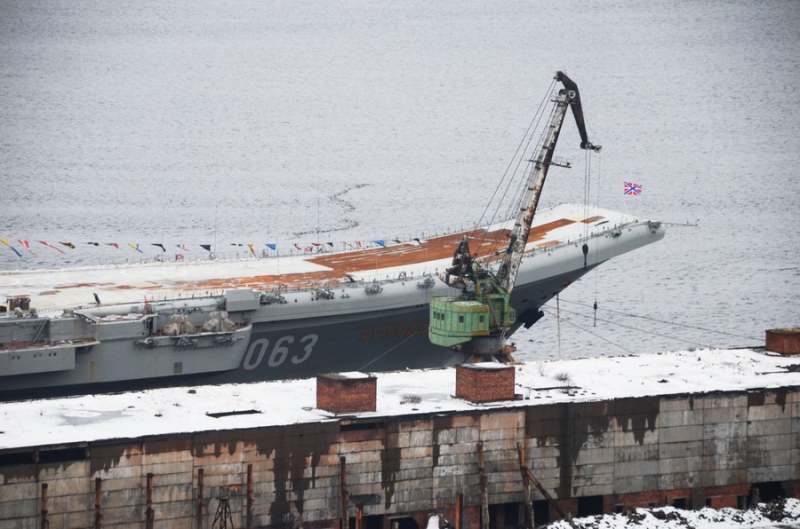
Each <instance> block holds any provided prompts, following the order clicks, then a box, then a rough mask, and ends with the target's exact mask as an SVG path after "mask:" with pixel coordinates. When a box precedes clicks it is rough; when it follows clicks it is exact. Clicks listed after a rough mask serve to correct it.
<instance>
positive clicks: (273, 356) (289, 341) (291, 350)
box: [242, 334, 319, 371]
mask: <svg viewBox="0 0 800 529" xmlns="http://www.w3.org/2000/svg"><path fill="white" fill-rule="evenodd" d="M318 339H319V336H317V335H316V334H307V335H305V336H303V337H302V338H300V340H299V341H298V344H297V345H293V344H294V343H295V340H294V336H283V337H281V338H278V339H277V340H275V345H273V346H272V347H271V348H270V343H269V339H268V338H259V339H258V340H253V343H251V344H250V348H249V349H247V354H246V355H245V357H244V361H243V362H242V367H244V368H245V369H247V370H248V371H249V370H252V369H255V368H257V367H258V366H259V365H261V362H262V361H263V360H264V357H266V358H267V365H268V366H269V367H279V366H281V365H282V364H283V363H284V362H286V360H287V359H288V360H289V361H290V362H291V363H293V364H295V365H297V364H302V363H303V362H305V361H306V360H308V357H309V356H311V351H312V350H313V349H314V346H315V345H316V344H317V340H318ZM267 351H269V356H267Z"/></svg>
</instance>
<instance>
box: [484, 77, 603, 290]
mask: <svg viewBox="0 0 800 529" xmlns="http://www.w3.org/2000/svg"><path fill="white" fill-rule="evenodd" d="M556 79H557V80H558V81H560V82H561V83H562V84H563V85H564V88H563V89H561V90H559V93H558V97H557V98H556V100H555V103H556V105H555V108H554V109H553V113H552V115H551V117H550V123H549V125H548V127H547V129H546V131H545V138H544V141H543V142H542V147H541V149H540V150H539V154H538V156H537V157H536V159H535V160H534V161H533V166H532V168H531V170H530V175H529V176H528V185H527V189H526V190H525V197H524V199H523V201H522V205H521V207H520V211H519V214H518V215H517V219H516V221H515V223H514V229H513V230H512V232H511V237H510V238H509V241H508V249H507V250H506V254H505V255H504V256H503V261H502V262H501V263H500V268H499V269H498V272H497V275H496V277H497V280H498V282H499V283H500V285H502V287H503V289H505V291H506V292H508V293H509V294H511V291H512V290H513V289H514V283H515V282H516V279H517V273H518V272H519V266H520V264H521V263H522V255H523V253H524V252H525V245H526V244H527V243H528V235H529V234H530V231H531V224H532V223H533V216H534V214H535V213H536V208H537V206H538V205H539V198H540V196H541V194H542V187H543V186H544V182H545V179H546V178H547V171H548V169H550V163H551V162H552V160H553V152H554V151H555V149H556V143H557V142H558V135H559V134H560V133H561V126H562V125H563V124H564V117H565V116H566V113H567V107H568V106H571V107H572V113H573V115H574V117H575V122H576V123H577V125H578V131H579V132H580V135H581V148H582V149H591V150H593V151H599V150H600V146H599V145H597V146H595V145H592V144H591V143H590V142H589V141H588V139H587V136H586V125H585V124H584V121H583V109H582V107H581V102H580V94H579V92H578V85H576V84H575V82H574V81H572V80H571V79H570V78H569V77H567V76H566V75H565V74H564V73H563V72H557V73H556Z"/></svg>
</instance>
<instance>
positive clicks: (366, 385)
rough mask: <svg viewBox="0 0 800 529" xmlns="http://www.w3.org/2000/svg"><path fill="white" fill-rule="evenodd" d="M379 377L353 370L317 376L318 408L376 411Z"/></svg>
mask: <svg viewBox="0 0 800 529" xmlns="http://www.w3.org/2000/svg"><path fill="white" fill-rule="evenodd" d="M377 391H378V379H377V378H375V377H374V376H371V375H367V374H365V373H360V372H358V371H352V372H347V373H327V374H324V375H318V376H317V408H319V409H321V410H325V411H330V412H333V413H357V412H366V411H375V409H376V407H377Z"/></svg>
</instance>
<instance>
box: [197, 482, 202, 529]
mask: <svg viewBox="0 0 800 529" xmlns="http://www.w3.org/2000/svg"><path fill="white" fill-rule="evenodd" d="M197 529H203V469H202V468H198V469H197Z"/></svg>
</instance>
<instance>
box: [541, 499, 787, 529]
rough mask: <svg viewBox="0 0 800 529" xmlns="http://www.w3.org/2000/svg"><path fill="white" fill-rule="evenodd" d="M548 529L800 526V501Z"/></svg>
mask: <svg viewBox="0 0 800 529" xmlns="http://www.w3.org/2000/svg"><path fill="white" fill-rule="evenodd" d="M547 527H548V528H549V529H633V528H635V529H688V528H693V529H735V528H745V527H747V528H752V527H772V528H790V527H791V528H797V527H800V500H796V499H794V498H789V499H786V500H776V501H774V502H770V503H759V504H758V505H757V506H756V507H754V508H752V509H747V510H745V511H742V510H738V509H728V508H725V509H719V510H716V509H711V508H710V507H706V508H704V509H700V510H698V511H688V510H683V509H676V508H674V507H661V508H658V509H635V510H633V511H631V512H629V513H626V514H607V515H604V516H587V517H585V518H575V519H573V520H572V523H570V522H567V521H564V520H561V521H559V522H555V523H552V524H550V525H548V526H547Z"/></svg>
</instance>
